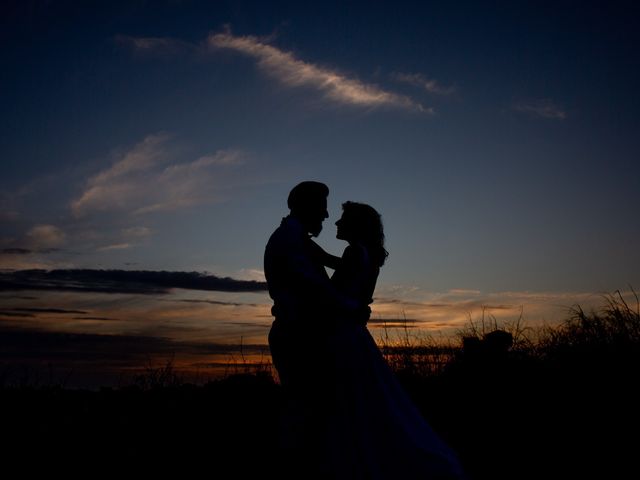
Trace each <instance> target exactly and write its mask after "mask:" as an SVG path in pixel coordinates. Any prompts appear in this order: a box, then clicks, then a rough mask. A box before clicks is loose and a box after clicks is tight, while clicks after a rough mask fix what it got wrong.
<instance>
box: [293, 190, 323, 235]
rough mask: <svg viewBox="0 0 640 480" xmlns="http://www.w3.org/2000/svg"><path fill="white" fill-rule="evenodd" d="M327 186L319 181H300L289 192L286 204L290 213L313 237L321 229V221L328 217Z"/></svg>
mask: <svg viewBox="0 0 640 480" xmlns="http://www.w3.org/2000/svg"><path fill="white" fill-rule="evenodd" d="M328 196H329V187H327V186H326V185H325V184H324V183H320V182H312V181H307V182H302V183H299V184H298V185H296V186H295V187H293V188H292V189H291V192H289V198H288V199H287V205H288V207H289V209H290V210H291V215H292V216H293V217H296V218H297V219H298V220H300V222H301V223H302V225H303V226H304V227H305V229H306V230H307V232H309V233H310V234H311V235H313V236H314V237H317V236H318V235H319V234H320V232H321V231H322V222H324V219H325V218H328V217H329V213H328V212H327V197H328Z"/></svg>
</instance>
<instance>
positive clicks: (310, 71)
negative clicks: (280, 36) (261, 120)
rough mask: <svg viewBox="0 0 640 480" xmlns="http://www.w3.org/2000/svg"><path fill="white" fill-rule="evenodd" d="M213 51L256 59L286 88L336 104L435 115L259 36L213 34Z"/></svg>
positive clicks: (427, 109)
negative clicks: (313, 93) (303, 89)
mask: <svg viewBox="0 0 640 480" xmlns="http://www.w3.org/2000/svg"><path fill="white" fill-rule="evenodd" d="M207 43H208V45H209V47H211V48H213V49H228V50H232V51H235V52H238V53H241V54H244V55H247V56H249V57H252V58H254V59H255V60H256V61H257V63H258V66H259V67H260V68H261V69H263V70H264V71H265V72H267V73H268V74H269V75H271V76H272V77H274V78H276V79H277V80H278V81H280V82H281V83H282V84H283V85H286V86H288V87H308V88H313V89H315V90H317V91H319V92H321V93H322V94H323V95H324V97H325V98H326V99H328V100H330V101H332V102H335V103H338V104H342V105H351V106H358V107H369V108H371V107H394V108H402V109H407V110H415V111H421V112H428V113H431V112H432V110H431V109H429V108H425V107H423V106H422V105H421V104H419V103H418V102H416V101H414V100H413V99H411V98H409V97H407V96H404V95H400V94H397V93H394V92H390V91H387V90H384V89H382V88H380V87H378V86H376V85H371V84H367V83H364V82H362V81H360V80H358V79H356V78H352V77H349V76H347V75H344V74H342V73H339V72H337V71H335V70H332V69H329V68H325V67H321V66H318V65H315V64H313V63H309V62H306V61H303V60H300V59H298V58H296V57H295V56H294V55H293V54H292V53H290V52H286V51H283V50H280V49H278V48H276V47H274V46H272V45H269V44H268V43H265V42H264V41H262V40H260V39H259V38H257V37H253V36H234V35H232V34H231V33H228V32H225V33H216V34H211V35H210V36H209V38H208V41H207Z"/></svg>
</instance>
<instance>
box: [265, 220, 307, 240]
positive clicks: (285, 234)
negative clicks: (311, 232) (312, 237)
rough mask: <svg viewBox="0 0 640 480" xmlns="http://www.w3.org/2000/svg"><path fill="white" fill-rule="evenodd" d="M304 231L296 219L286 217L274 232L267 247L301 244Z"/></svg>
mask: <svg viewBox="0 0 640 480" xmlns="http://www.w3.org/2000/svg"><path fill="white" fill-rule="evenodd" d="M303 233H304V231H303V229H302V226H301V225H300V222H298V221H297V220H295V219H292V218H291V217H285V218H283V219H282V223H280V225H279V226H278V228H276V229H275V230H274V232H273V233H272V234H271V236H270V237H269V241H268V242H267V246H269V245H272V246H273V245H274V244H278V245H281V244H291V243H297V242H300V241H301V240H302V239H303Z"/></svg>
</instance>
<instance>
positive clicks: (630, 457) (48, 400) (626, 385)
mask: <svg viewBox="0 0 640 480" xmlns="http://www.w3.org/2000/svg"><path fill="white" fill-rule="evenodd" d="M634 358H635V357H634ZM628 366H629V365H628V364H627V365H626V367H628ZM636 367H637V366H636V365H633V369H630V368H622V369H620V368H618V369H617V370H616V369H615V368H614V366H613V365H611V364H610V362H607V363H606V364H602V362H600V361H598V362H593V361H589V360H588V358H587V359H586V358H578V357H576V358H574V360H573V361H572V362H566V361H565V362H562V363H558V362H556V363H552V362H546V363H541V362H535V361H532V360H530V359H518V358H516V357H513V358H510V359H508V360H504V361H501V362H500V363H492V364H482V363H474V364H472V365H470V364H468V363H467V364H465V363H461V364H453V365H451V366H450V368H449V369H447V370H446V371H445V373H443V374H441V375H437V376H431V377H428V378H425V377H417V376H412V375H403V374H402V373H400V374H399V376H400V379H401V381H402V382H403V384H404V385H405V387H406V388H407V390H408V391H409V393H410V394H411V395H412V396H413V398H414V399H415V401H416V403H417V404H418V405H419V407H420V409H421V410H422V412H423V414H424V415H425V417H426V418H427V420H428V421H429V423H430V424H431V425H432V426H433V427H434V429H435V430H436V431H437V432H438V433H440V435H441V436H442V437H443V438H444V439H445V440H446V441H447V442H448V443H449V444H450V445H451V446H452V447H454V449H455V450H456V451H457V452H458V453H459V455H460V458H461V460H462V461H463V463H464V465H465V467H466V469H467V470H468V472H469V474H470V477H471V479H472V480H473V479H477V480H480V479H534V478H536V479H537V478H545V479H546V478H565V479H572V478H598V477H599V478H607V479H618V478H635V477H636V475H637V471H638V468H637V465H636V455H637V450H638V446H639V444H638V427H639V426H640V424H639V421H638V417H639V415H638V405H640V402H639V400H640V398H639V394H638V393H637V391H636V388H635V383H636V382H637V377H629V376H628V374H629V372H631V371H634V372H637V368H636ZM281 401H282V399H281V389H280V387H279V385H277V384H275V383H274V382H273V380H272V379H271V377H270V376H269V375H234V376H230V377H228V378H226V379H224V380H219V381H215V382H210V383H208V384H206V385H202V386H195V385H189V384H182V385H176V386H162V387H155V388H153V387H140V386H131V387H122V388H119V389H106V388H105V389H102V390H99V391H89V390H71V389H65V388H60V387H40V388H33V387H27V386H22V387H4V388H2V389H0V419H1V422H2V424H1V425H2V444H3V445H2V449H1V450H0V451H1V452H2V458H3V460H2V464H3V466H4V467H5V470H6V468H8V467H9V466H10V465H14V466H16V467H17V468H18V470H17V471H19V472H20V477H28V476H31V475H30V474H31V473H36V471H39V472H42V471H43V470H44V471H45V472H47V473H50V474H54V473H56V474H57V473H62V474H65V475H67V476H69V475H74V476H75V475H76V474H79V475H82V476H83V477H85V478H93V477H95V476H101V475H102V474H109V475H113V474H115V473H118V474H125V473H126V474H127V475H128V474H130V473H139V474H144V475H145V477H149V476H153V475H156V474H166V473H168V472H173V473H174V474H179V475H180V478H195V477H200V476H203V475H204V476H206V477H208V478H255V477H265V476H266V477H267V478H272V477H274V475H275V478H278V477H282V475H283V472H282V464H283V462H282V460H283V458H282V454H280V453H279V452H278V450H277V447H276V443H275V442H274V439H275V438H276V428H277V421H278V415H277V412H278V410H279V405H280V404H281ZM225 472H228V473H225ZM634 472H635V473H634ZM309 477H310V475H308V474H307V473H305V474H302V475H300V476H299V477H298V478H309ZM16 478H17V477H16Z"/></svg>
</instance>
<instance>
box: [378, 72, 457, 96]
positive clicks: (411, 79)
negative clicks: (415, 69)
mask: <svg viewBox="0 0 640 480" xmlns="http://www.w3.org/2000/svg"><path fill="white" fill-rule="evenodd" d="M391 78H393V79H394V80H396V81H398V82H402V83H408V84H409V85H413V86H415V87H420V88H422V89H424V90H426V91H427V92H429V93H433V94H435V95H450V94H452V93H454V92H455V91H456V88H455V87H452V86H449V87H445V86H443V85H441V84H440V83H439V82H438V81H436V80H434V79H432V78H428V77H426V76H425V75H423V74H421V73H399V72H396V73H392V74H391Z"/></svg>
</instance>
